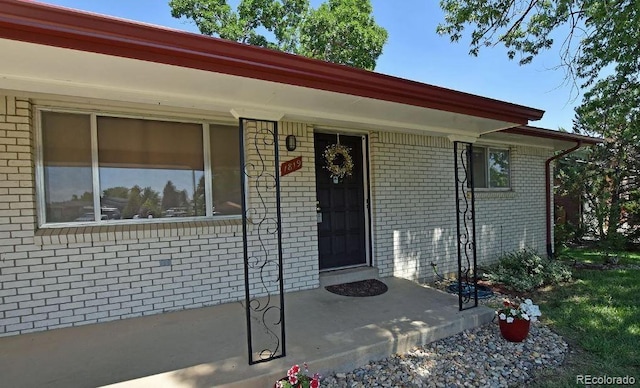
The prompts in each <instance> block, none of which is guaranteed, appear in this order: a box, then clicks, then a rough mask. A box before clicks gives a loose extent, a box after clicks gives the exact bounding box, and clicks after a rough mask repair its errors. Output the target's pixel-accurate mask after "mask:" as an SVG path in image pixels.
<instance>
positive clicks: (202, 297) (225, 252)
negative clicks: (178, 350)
mask: <svg viewBox="0 0 640 388" xmlns="http://www.w3.org/2000/svg"><path fill="white" fill-rule="evenodd" d="M31 117H32V115H31V104H30V103H29V101H28V100H25V99H20V98H15V97H12V96H1V95H0V282H1V284H2V287H1V288H0V335H11V334H18V333H26V332H32V331H38V330H44V329H53V328H60V327H67V326H73V325H80V324H88V323H95V322H105V321H110V320H116V319H122V318H127V317H135V316H140V315H147V314H156V313H160V312H165V311H172V310H180V309H184V308H195V307H202V306H207V305H213V304H219V303H223V302H229V301H235V300H239V299H242V298H244V272H243V254H242V252H243V249H242V228H241V223H240V222H239V220H227V221H216V222H202V221H200V222H187V223H179V224H178V223H167V224H154V225H150V224H145V225H130V226H113V225H111V226H100V227H82V228H63V229H53V230H52V229H42V230H39V231H36V225H37V220H36V211H35V206H36V205H35V189H34V165H33V163H34V152H33V147H34V144H33V127H32V123H31ZM280 127H281V128H280V131H281V132H280V134H281V135H280V138H281V144H284V137H286V135H287V134H295V135H296V136H297V137H298V144H299V147H298V149H297V150H296V151H294V152H287V151H286V150H285V149H284V147H282V150H281V160H283V161H284V160H288V159H290V158H293V157H296V156H300V155H302V156H303V169H302V170H301V171H297V172H295V173H292V174H290V175H288V176H285V177H283V179H282V181H281V185H282V205H283V209H284V210H283V213H282V216H283V257H284V260H285V262H284V267H285V274H286V275H285V278H286V279H287V280H286V282H285V288H286V289H287V290H300V289H306V288H312V287H317V286H318V267H317V266H318V264H317V253H316V251H317V247H316V246H317V244H316V233H315V228H316V220H315V183H314V182H315V181H314V179H313V175H314V172H313V171H314V170H313V164H314V161H313V158H314V153H313V132H312V130H311V128H310V127H307V126H306V125H301V124H291V123H281V124H280ZM267 163H271V166H273V161H272V160H267ZM294 274H295V276H294Z"/></svg>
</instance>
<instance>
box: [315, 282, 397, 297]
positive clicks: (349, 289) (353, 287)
mask: <svg viewBox="0 0 640 388" xmlns="http://www.w3.org/2000/svg"><path fill="white" fill-rule="evenodd" d="M325 289H326V290H327V291H329V292H333V293H334V294H338V295H342V296H376V295H381V294H384V293H385V292H387V290H388V289H389V288H388V287H387V285H386V284H384V283H382V282H381V281H380V280H376V279H367V280H361V281H359V282H353V283H342V284H336V285H333V286H326V287H325Z"/></svg>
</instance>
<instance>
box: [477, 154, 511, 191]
mask: <svg viewBox="0 0 640 388" xmlns="http://www.w3.org/2000/svg"><path fill="white" fill-rule="evenodd" d="M473 184H474V186H475V187H476V188H486V189H509V188H510V187H511V170H510V155H509V150H508V149H500V148H490V147H480V146H473Z"/></svg>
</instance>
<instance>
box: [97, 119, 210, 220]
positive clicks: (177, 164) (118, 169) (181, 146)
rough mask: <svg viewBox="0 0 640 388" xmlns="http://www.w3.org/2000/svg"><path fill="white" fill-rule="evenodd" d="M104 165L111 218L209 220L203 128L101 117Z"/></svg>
mask: <svg viewBox="0 0 640 388" xmlns="http://www.w3.org/2000/svg"><path fill="white" fill-rule="evenodd" d="M98 160H99V175H100V187H101V188H102V193H101V196H100V205H101V213H102V214H103V215H104V214H107V215H108V218H107V219H120V218H124V219H139V218H164V217H194V216H203V215H206V207H205V204H204V153H203V147H202V125H200V124H186V123H175V122H165V121H154V120H138V119H124V118H115V117H99V118H98Z"/></svg>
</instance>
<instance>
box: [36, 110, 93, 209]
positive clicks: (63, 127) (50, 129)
mask: <svg viewBox="0 0 640 388" xmlns="http://www.w3.org/2000/svg"><path fill="white" fill-rule="evenodd" d="M41 117H42V140H43V147H42V163H43V167H44V168H43V175H44V183H45V185H44V186H45V187H44V200H45V213H46V218H47V221H48V222H72V221H82V220H84V219H87V218H91V219H88V220H87V221H95V217H93V194H92V191H93V189H92V179H91V123H90V118H89V116H88V115H81V114H70V113H55V112H42V116H41Z"/></svg>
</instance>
